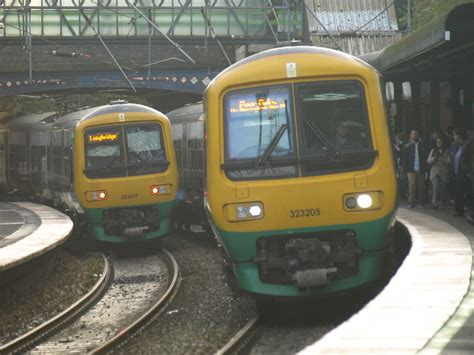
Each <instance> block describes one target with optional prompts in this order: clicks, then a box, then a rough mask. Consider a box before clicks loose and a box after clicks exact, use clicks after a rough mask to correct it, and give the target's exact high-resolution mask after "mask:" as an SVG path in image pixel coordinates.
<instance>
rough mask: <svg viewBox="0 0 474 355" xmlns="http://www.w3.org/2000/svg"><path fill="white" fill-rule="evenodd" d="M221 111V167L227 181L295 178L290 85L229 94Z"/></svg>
mask: <svg viewBox="0 0 474 355" xmlns="http://www.w3.org/2000/svg"><path fill="white" fill-rule="evenodd" d="M225 112H226V121H225V127H226V130H225V138H226V151H225V156H226V163H225V164H224V165H225V167H226V168H227V167H228V169H226V170H227V174H228V176H229V177H230V178H231V179H246V178H249V179H252V178H276V177H290V176H295V175H296V150H295V144H294V135H293V133H292V132H293V131H294V128H293V114H292V112H293V110H292V99H291V87H290V86H276V87H268V88H257V89H247V90H241V91H236V92H232V93H230V94H228V95H226V97H225Z"/></svg>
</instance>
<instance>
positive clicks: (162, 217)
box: [84, 201, 175, 243]
mask: <svg viewBox="0 0 474 355" xmlns="http://www.w3.org/2000/svg"><path fill="white" fill-rule="evenodd" d="M174 203H175V201H170V202H164V203H159V204H153V205H143V206H133V207H126V208H124V209H125V210H129V211H133V210H142V211H144V210H153V211H154V213H157V212H156V211H159V214H157V217H156V219H155V218H154V219H152V220H150V217H148V221H147V222H148V223H146V224H148V225H152V226H153V224H155V225H154V226H153V227H152V228H149V229H143V230H141V229H142V227H146V226H145V225H143V226H139V227H137V226H132V227H131V228H128V229H127V233H122V232H121V233H117V232H115V233H114V232H107V228H106V227H105V225H106V223H107V222H106V221H104V211H119V210H121V209H120V208H114V209H105V208H94V209H85V210H84V212H85V215H86V219H87V224H88V227H89V229H90V231H91V234H92V237H93V238H94V239H95V240H98V241H102V242H109V243H130V242H140V241H145V240H151V239H156V238H159V237H162V236H164V235H166V234H168V233H169V232H170V230H171V210H172V208H173V205H174ZM130 213H132V212H130ZM117 216H120V214H118V215H117ZM158 216H159V217H158ZM150 222H151V224H150ZM158 222H159V223H158ZM122 229H123V228H122ZM150 229H151V230H150ZM109 230H113V228H112V229H109ZM129 231H131V232H129Z"/></svg>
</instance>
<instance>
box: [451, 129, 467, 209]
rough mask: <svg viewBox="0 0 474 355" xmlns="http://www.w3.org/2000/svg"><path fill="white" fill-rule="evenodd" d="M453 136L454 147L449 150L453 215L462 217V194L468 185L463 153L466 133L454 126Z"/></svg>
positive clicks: (463, 194) (464, 193)
mask: <svg viewBox="0 0 474 355" xmlns="http://www.w3.org/2000/svg"><path fill="white" fill-rule="evenodd" d="M453 137H454V144H453V147H454V148H453V149H452V150H451V162H452V173H453V177H452V183H453V184H452V188H453V197H454V216H455V217H462V216H464V196H465V195H466V191H467V186H468V177H467V172H468V169H467V164H466V163H467V161H466V155H465V149H466V148H465V145H466V142H467V134H466V131H465V130H463V129H462V128H456V129H455V130H454V134H453Z"/></svg>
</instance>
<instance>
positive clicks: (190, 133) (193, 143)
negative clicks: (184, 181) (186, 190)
mask: <svg viewBox="0 0 474 355" xmlns="http://www.w3.org/2000/svg"><path fill="white" fill-rule="evenodd" d="M203 128H204V127H203V125H202V121H201V122H200V121H196V122H190V123H188V124H187V129H186V131H187V132H186V136H187V139H186V145H187V146H186V152H187V154H186V155H187V157H188V159H187V162H188V163H187V174H188V179H189V182H190V186H192V187H193V198H194V197H199V196H200V194H201V190H202V187H203V180H202V174H203V168H204V167H203V149H204V142H203V137H204V132H203Z"/></svg>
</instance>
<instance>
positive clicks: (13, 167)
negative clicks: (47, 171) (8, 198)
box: [7, 131, 31, 190]
mask: <svg viewBox="0 0 474 355" xmlns="http://www.w3.org/2000/svg"><path fill="white" fill-rule="evenodd" d="M7 139H8V148H7V152H8V153H7V154H8V158H7V160H8V165H7V179H8V181H9V185H10V186H11V188H12V189H18V190H24V189H25V188H27V187H29V186H31V184H30V183H28V182H29V181H30V176H29V167H28V162H29V161H28V158H27V155H28V154H27V151H28V149H27V143H28V142H27V141H28V137H27V133H26V132H21V131H15V132H12V131H10V132H8V135H7Z"/></svg>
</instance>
